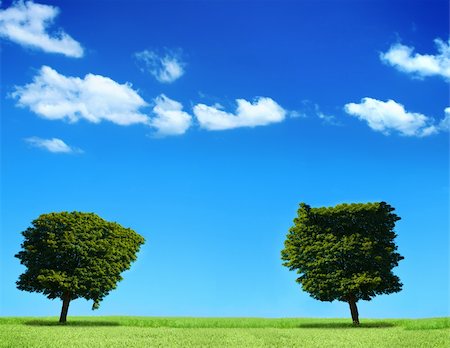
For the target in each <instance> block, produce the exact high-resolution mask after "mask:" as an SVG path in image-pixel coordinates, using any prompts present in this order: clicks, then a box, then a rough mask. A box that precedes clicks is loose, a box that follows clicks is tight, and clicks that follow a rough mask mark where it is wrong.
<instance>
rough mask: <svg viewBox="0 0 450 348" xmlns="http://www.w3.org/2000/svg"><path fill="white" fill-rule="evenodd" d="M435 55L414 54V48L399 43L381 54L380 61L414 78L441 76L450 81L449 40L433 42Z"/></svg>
mask: <svg viewBox="0 0 450 348" xmlns="http://www.w3.org/2000/svg"><path fill="white" fill-rule="evenodd" d="M434 42H435V44H436V47H437V53H436V54H435V55H432V54H420V53H414V47H409V46H405V45H402V44H400V43H398V44H395V45H393V46H391V48H390V49H389V50H388V51H387V52H386V53H381V54H380V58H381V60H382V61H383V62H384V63H386V64H389V65H391V66H393V67H395V68H396V69H398V70H400V71H403V72H405V73H410V74H412V75H413V76H415V77H420V78H423V77H427V76H433V75H436V76H442V77H444V78H445V79H447V80H449V79H450V46H449V44H450V40H449V41H448V42H445V41H443V40H441V39H436V40H434Z"/></svg>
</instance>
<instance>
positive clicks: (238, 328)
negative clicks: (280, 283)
mask: <svg viewBox="0 0 450 348" xmlns="http://www.w3.org/2000/svg"><path fill="white" fill-rule="evenodd" d="M68 320H69V321H68V323H67V324H66V325H59V324H58V322H57V321H58V319H57V318H56V317H54V318H32V317H29V318H26V317H22V318H0V347H23V348H25V347H46V348H47V347H389V348H395V347H446V348H447V347H450V318H433V319H417V320H412V319H383V320H378V319H377V320H375V319H362V321H361V322H362V324H361V326H360V327H352V325H351V322H350V320H349V319H262V318H154V317H69V318H68Z"/></svg>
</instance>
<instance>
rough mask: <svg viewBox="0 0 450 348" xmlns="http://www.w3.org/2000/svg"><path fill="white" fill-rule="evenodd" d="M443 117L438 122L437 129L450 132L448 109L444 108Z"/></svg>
mask: <svg viewBox="0 0 450 348" xmlns="http://www.w3.org/2000/svg"><path fill="white" fill-rule="evenodd" d="M444 113H445V117H444V119H442V120H441V122H439V129H441V130H443V131H447V132H448V131H450V107H447V108H445V110H444Z"/></svg>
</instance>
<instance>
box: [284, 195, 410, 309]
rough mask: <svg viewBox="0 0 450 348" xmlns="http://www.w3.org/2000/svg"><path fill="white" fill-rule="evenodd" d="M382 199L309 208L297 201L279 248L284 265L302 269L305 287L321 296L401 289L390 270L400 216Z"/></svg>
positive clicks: (365, 296) (366, 296)
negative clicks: (296, 213)
mask: <svg viewBox="0 0 450 348" xmlns="http://www.w3.org/2000/svg"><path fill="white" fill-rule="evenodd" d="M393 211H394V208H393V207H391V206H390V205H389V204H386V203H385V202H379V203H367V204H340V205H337V206H335V207H327V208H325V207H323V208H311V207H310V206H309V205H307V204H305V203H301V204H300V208H299V210H298V217H297V218H295V219H294V226H293V227H291V228H290V230H289V233H288V234H287V239H286V241H285V248H284V249H283V250H282V252H281V256H282V260H283V261H284V263H283V265H284V266H286V267H288V268H289V269H290V270H295V271H297V273H298V274H299V275H300V276H299V277H298V278H297V282H298V283H300V284H301V286H302V288H303V290H305V291H307V292H308V293H309V294H310V295H311V296H312V297H313V298H315V299H317V300H320V301H334V300H339V301H346V302H348V301H349V300H354V301H358V300H370V299H371V298H373V297H374V296H376V295H378V294H390V293H394V292H398V291H400V290H401V287H402V284H401V283H400V280H399V278H398V277H397V276H396V275H394V274H393V273H392V268H394V267H395V266H397V265H398V262H399V261H400V260H402V259H403V257H402V256H401V255H400V254H399V253H397V252H396V250H397V246H396V245H395V243H394V239H395V237H396V234H395V233H394V226H395V223H396V221H398V220H400V218H399V217H398V216H397V215H396V214H394V213H393Z"/></svg>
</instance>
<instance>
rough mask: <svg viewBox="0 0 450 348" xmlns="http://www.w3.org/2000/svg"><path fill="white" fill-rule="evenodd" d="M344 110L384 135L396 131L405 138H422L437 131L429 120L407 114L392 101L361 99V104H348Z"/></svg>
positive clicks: (416, 114)
mask: <svg viewBox="0 0 450 348" xmlns="http://www.w3.org/2000/svg"><path fill="white" fill-rule="evenodd" d="M344 109H345V111H346V112H347V113H348V114H349V115H352V116H355V117H357V118H359V119H360V120H363V121H366V122H367V124H368V125H369V127H370V128H372V129H373V130H375V131H378V132H382V133H384V134H385V135H388V134H390V132H391V131H397V132H399V133H400V134H401V135H405V136H418V137H424V136H428V135H431V134H433V133H436V132H438V131H439V129H438V127H436V126H435V125H433V120H432V119H431V118H429V117H427V116H425V115H422V114H419V113H415V112H408V111H406V110H405V107H404V106H403V105H402V104H399V103H397V102H395V101H394V100H388V101H386V102H384V101H380V100H377V99H372V98H363V99H362V100H361V103H359V104H356V103H348V104H346V105H345V107H344Z"/></svg>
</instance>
